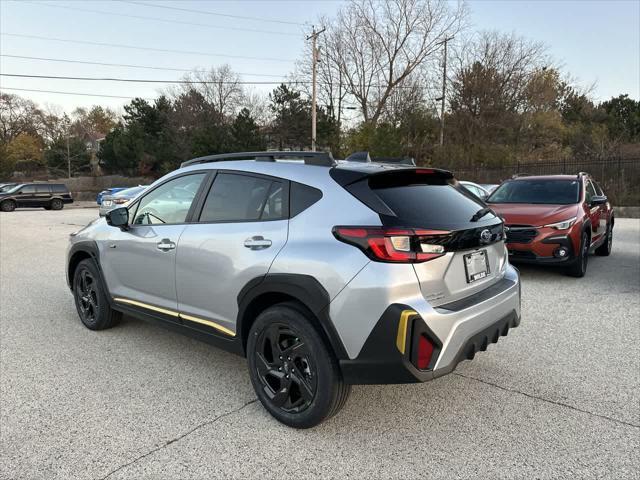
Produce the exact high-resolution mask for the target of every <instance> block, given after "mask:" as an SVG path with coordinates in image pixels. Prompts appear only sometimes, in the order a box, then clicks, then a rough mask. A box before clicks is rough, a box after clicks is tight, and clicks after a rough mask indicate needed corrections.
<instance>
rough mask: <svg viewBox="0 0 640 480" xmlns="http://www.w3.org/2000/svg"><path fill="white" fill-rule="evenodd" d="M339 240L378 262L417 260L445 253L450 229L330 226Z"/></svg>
mask: <svg viewBox="0 0 640 480" xmlns="http://www.w3.org/2000/svg"><path fill="white" fill-rule="evenodd" d="M333 234H334V236H335V237H336V238H337V239H338V240H340V241H341V242H345V243H348V244H351V245H355V246H356V247H358V248H360V249H361V250H362V251H363V252H364V253H365V254H366V255H367V256H368V257H369V258H371V259H372V260H376V261H379V262H392V263H420V262H426V261H428V260H433V259H434V258H438V257H441V256H443V255H444V254H445V253H446V250H445V247H444V244H445V243H446V240H447V239H448V238H449V237H450V235H451V232H448V231H443V230H420V229H413V228H381V227H333Z"/></svg>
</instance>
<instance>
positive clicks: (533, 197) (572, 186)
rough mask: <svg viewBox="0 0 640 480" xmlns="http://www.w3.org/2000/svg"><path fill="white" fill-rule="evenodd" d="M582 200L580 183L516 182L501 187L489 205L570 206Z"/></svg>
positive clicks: (551, 181) (489, 200) (576, 181)
mask: <svg viewBox="0 0 640 480" xmlns="http://www.w3.org/2000/svg"><path fill="white" fill-rule="evenodd" d="M579 199H580V181H579V180H578V179H577V178H576V179H575V180H515V181H511V182H505V183H503V184H502V185H500V186H499V187H498V188H497V189H496V190H495V191H494V192H493V193H492V194H491V196H490V197H489V198H488V199H487V202H488V203H533V204H546V205H570V204H572V203H578V202H579Z"/></svg>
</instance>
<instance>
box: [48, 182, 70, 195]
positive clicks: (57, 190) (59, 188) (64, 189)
mask: <svg viewBox="0 0 640 480" xmlns="http://www.w3.org/2000/svg"><path fill="white" fill-rule="evenodd" d="M51 191H52V192H54V193H67V192H68V190H67V187H66V185H60V184H58V185H51Z"/></svg>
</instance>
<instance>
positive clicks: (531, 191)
mask: <svg viewBox="0 0 640 480" xmlns="http://www.w3.org/2000/svg"><path fill="white" fill-rule="evenodd" d="M487 203H488V204H489V206H490V207H491V208H492V209H493V210H494V211H495V212H497V213H498V214H499V215H500V216H502V217H503V218H504V220H505V224H506V228H507V229H508V232H507V248H508V249H509V258H510V259H511V260H513V261H519V262H529V263H539V264H544V265H560V266H563V267H566V269H567V272H568V273H569V274H570V275H573V276H575V277H582V276H584V274H585V273H586V271H587V261H588V257H589V253H590V252H591V251H595V253H596V254H597V255H603V256H607V255H609V254H610V253H611V248H612V244H613V226H614V223H615V219H614V213H613V208H612V207H611V204H610V203H609V201H608V199H607V197H606V195H605V194H604V192H603V191H602V188H600V185H598V184H597V183H596V181H595V180H594V179H593V178H591V176H590V175H589V174H587V173H579V174H578V175H549V176H528V177H518V178H514V179H511V180H507V181H506V182H504V183H503V184H502V185H500V187H498V188H497V189H496V191H495V192H493V193H492V194H491V196H490V197H489V199H488V200H487Z"/></svg>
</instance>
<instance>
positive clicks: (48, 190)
mask: <svg viewBox="0 0 640 480" xmlns="http://www.w3.org/2000/svg"><path fill="white" fill-rule="evenodd" d="M67 203H73V197H72V196H71V192H69V189H68V188H67V186H66V185H64V184H62V183H21V184H18V185H15V186H14V187H12V188H10V189H9V190H7V191H5V192H1V193H0V210H2V211H3V212H12V211H14V210H15V209H16V208H25V207H29V208H33V207H43V208H44V209H45V210H62V208H63V207H64V206H65V204H67Z"/></svg>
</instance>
